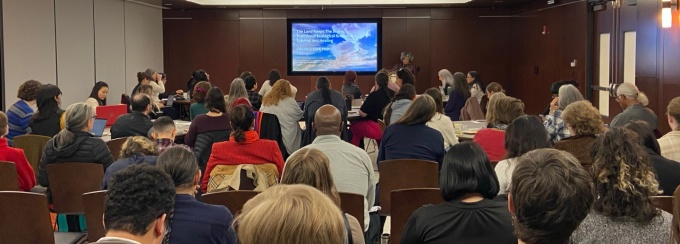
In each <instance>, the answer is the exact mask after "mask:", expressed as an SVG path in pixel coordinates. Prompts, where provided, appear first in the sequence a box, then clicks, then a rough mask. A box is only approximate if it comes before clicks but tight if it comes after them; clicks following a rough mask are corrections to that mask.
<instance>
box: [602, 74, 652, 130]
mask: <svg viewBox="0 0 680 244" xmlns="http://www.w3.org/2000/svg"><path fill="white" fill-rule="evenodd" d="M641 100H644V101H648V100H647V95H645V93H643V92H641V91H640V90H638V88H637V86H635V85H633V84H631V83H628V82H625V83H622V84H621V85H619V87H618V88H616V101H617V102H619V105H621V108H623V112H621V113H620V114H618V115H616V117H614V119H612V122H611V124H610V125H609V127H610V128H612V127H616V126H624V125H626V124H628V123H630V122H631V121H635V120H642V121H644V122H647V124H649V127H650V128H651V129H652V130H656V129H657V127H658V125H659V121H658V119H657V117H656V114H654V112H653V111H652V110H651V109H649V108H647V107H645V105H643V104H641V103H640V101H641Z"/></svg>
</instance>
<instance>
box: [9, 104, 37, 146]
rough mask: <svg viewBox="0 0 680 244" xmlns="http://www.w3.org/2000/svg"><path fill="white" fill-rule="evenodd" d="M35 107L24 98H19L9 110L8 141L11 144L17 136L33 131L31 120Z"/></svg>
mask: <svg viewBox="0 0 680 244" xmlns="http://www.w3.org/2000/svg"><path fill="white" fill-rule="evenodd" d="M33 113H34V111H33V109H32V108H31V106H29V105H28V104H27V103H26V102H25V101H24V100H19V101H17V102H16V103H14V104H13V105H12V106H11V107H10V108H9V109H8V110H7V120H8V124H9V134H7V143H8V144H9V145H10V146H11V145H12V139H13V138H14V137H15V136H20V135H25V134H29V133H31V127H30V125H29V122H30V120H31V117H32V116H33Z"/></svg>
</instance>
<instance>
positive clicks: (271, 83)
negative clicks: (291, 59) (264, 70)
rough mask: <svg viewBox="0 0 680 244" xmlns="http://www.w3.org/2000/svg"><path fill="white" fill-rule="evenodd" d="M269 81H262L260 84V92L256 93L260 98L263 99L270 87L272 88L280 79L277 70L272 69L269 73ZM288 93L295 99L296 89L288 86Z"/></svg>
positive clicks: (291, 85)
mask: <svg viewBox="0 0 680 244" xmlns="http://www.w3.org/2000/svg"><path fill="white" fill-rule="evenodd" d="M267 77H268V78H269V79H267V80H266V81H264V83H262V87H261V88H260V91H259V92H258V93H259V94H260V96H262V97H264V96H265V95H267V92H269V91H270V90H271V89H272V87H273V86H274V83H276V82H277V81H279V80H280V79H282V77H281V73H280V72H279V70H277V69H272V70H270V71H269V75H268V76H267ZM290 91H291V92H292V93H293V97H295V94H296V93H297V88H295V87H294V86H293V84H290Z"/></svg>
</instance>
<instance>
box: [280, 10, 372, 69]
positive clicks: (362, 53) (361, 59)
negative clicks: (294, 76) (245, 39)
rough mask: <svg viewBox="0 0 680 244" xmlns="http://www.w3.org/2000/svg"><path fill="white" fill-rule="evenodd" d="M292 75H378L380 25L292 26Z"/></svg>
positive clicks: (313, 24) (300, 23)
mask: <svg viewBox="0 0 680 244" xmlns="http://www.w3.org/2000/svg"><path fill="white" fill-rule="evenodd" d="M289 41H290V45H291V46H290V48H291V53H289V55H291V56H290V57H291V58H290V60H289V62H291V64H292V65H291V69H292V70H291V71H292V72H344V71H347V70H354V71H357V72H376V71H378V70H379V68H378V58H379V56H378V50H379V46H378V45H379V43H378V41H379V38H378V23H377V22H371V23H351V22H310V23H303V22H298V23H292V24H291V28H290V40H289Z"/></svg>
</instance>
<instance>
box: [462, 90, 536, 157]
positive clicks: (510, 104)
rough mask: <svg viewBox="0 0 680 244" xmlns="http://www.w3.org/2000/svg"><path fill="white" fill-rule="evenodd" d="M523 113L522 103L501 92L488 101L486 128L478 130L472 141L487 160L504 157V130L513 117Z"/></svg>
mask: <svg viewBox="0 0 680 244" xmlns="http://www.w3.org/2000/svg"><path fill="white" fill-rule="evenodd" d="M522 115H524V103H523V102H522V101H521V100H519V99H517V98H514V97H506V96H505V94H503V93H497V94H495V95H493V97H491V101H489V110H488V111H487V113H486V122H487V126H486V127H487V128H485V129H481V130H479V131H478V132H477V133H476V134H475V136H474V137H473V138H472V141H474V142H476V143H477V144H479V145H480V146H482V148H484V151H485V152H486V154H487V155H489V160H491V161H500V160H503V159H504V158H505V154H506V152H505V145H504V143H503V142H504V141H505V130H506V129H507V128H508V125H509V124H510V123H512V121H513V120H515V118H517V117H519V116H522Z"/></svg>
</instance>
